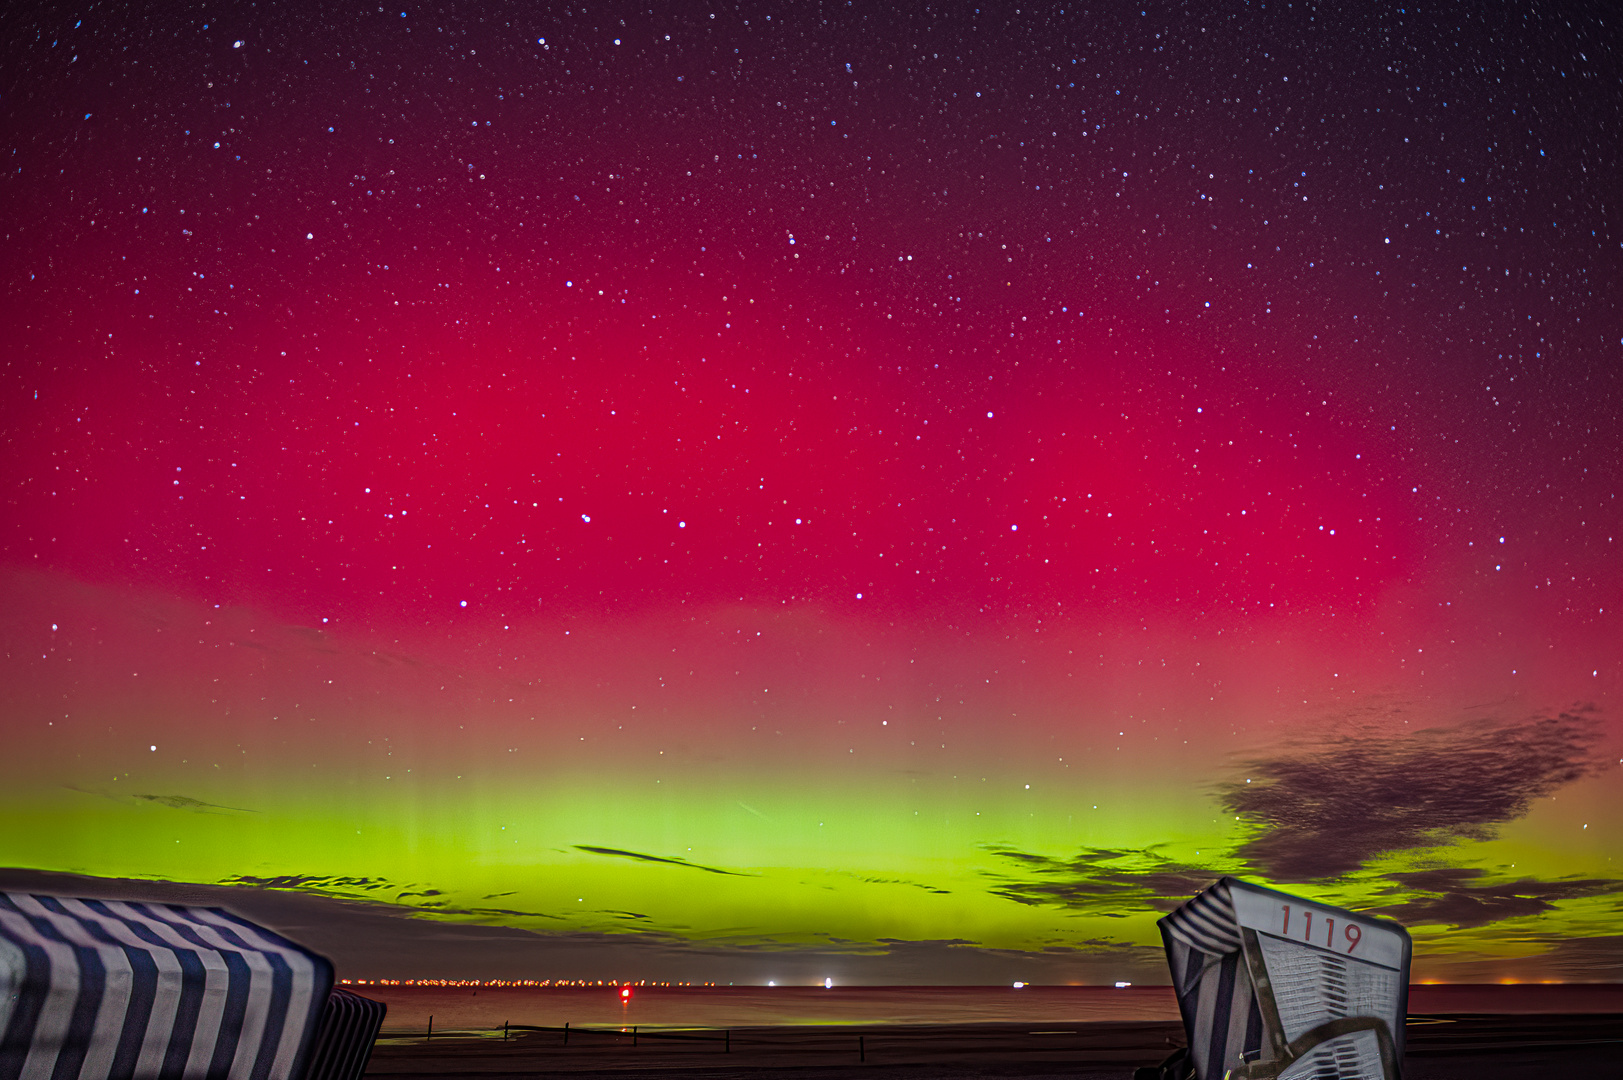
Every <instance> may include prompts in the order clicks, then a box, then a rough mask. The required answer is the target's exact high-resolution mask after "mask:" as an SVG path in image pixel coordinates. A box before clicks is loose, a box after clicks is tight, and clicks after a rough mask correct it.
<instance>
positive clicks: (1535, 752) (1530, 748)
mask: <svg viewBox="0 0 1623 1080" xmlns="http://www.w3.org/2000/svg"><path fill="white" fill-rule="evenodd" d="M1591 711H1592V709H1580V710H1575V711H1573V712H1566V713H1561V714H1559V715H1557V716H1535V717H1533V718H1531V719H1528V720H1523V721H1520V722H1511V723H1507V722H1499V721H1492V720H1485V721H1477V722H1473V723H1469V724H1462V725H1460V726H1458V727H1452V728H1430V729H1427V730H1424V731H1417V732H1415V733H1414V734H1412V735H1407V736H1402V737H1398V738H1392V737H1383V736H1377V735H1374V734H1370V733H1368V732H1365V733H1358V734H1353V735H1347V736H1343V737H1340V738H1336V739H1332V740H1330V741H1328V742H1325V743H1321V744H1317V745H1314V746H1309V747H1302V748H1299V749H1296V750H1294V751H1289V752H1286V753H1283V754H1280V755H1279V756H1277V757H1272V758H1264V759H1261V760H1256V761H1252V762H1250V763H1249V764H1248V765H1246V767H1245V775H1246V777H1247V778H1248V779H1247V780H1244V781H1237V782H1235V783H1231V784H1226V785H1224V786H1223V787H1222V788H1221V789H1220V790H1219V798H1220V800H1221V802H1222V804H1223V806H1225V807H1226V808H1227V809H1228V810H1229V812H1230V813H1233V814H1236V815H1238V816H1239V817H1240V818H1241V819H1242V820H1244V821H1245V822H1247V823H1248V824H1250V825H1252V826H1254V827H1255V828H1256V829H1257V834H1256V835H1255V836H1254V837H1253V838H1252V839H1251V840H1249V841H1247V842H1246V843H1245V844H1243V845H1242V846H1241V847H1240V848H1239V850H1238V852H1237V854H1238V855H1239V857H1240V858H1242V859H1244V860H1245V861H1246V862H1248V863H1249V864H1251V865H1252V866H1253V867H1255V868H1256V869H1257V870H1258V871H1259V872H1260V873H1262V874H1264V875H1265V876H1267V877H1269V878H1272V879H1273V880H1276V881H1282V882H1300V881H1325V880H1329V879H1334V878H1339V877H1343V876H1345V875H1347V874H1349V873H1351V872H1353V871H1354V870H1357V869H1358V868H1359V867H1360V866H1362V865H1363V864H1364V863H1366V862H1368V861H1369V860H1370V859H1373V858H1375V857H1376V856H1378V855H1383V854H1388V853H1391V852H1399V851H1412V850H1415V849H1418V848H1429V847H1437V846H1440V845H1444V844H1450V843H1454V842H1457V841H1460V840H1478V839H1485V838H1487V837H1489V836H1492V835H1493V832H1494V830H1495V828H1496V827H1497V826H1498V825H1500V824H1502V823H1504V822H1507V821H1512V820H1515V819H1516V818H1519V817H1521V816H1522V815H1524V814H1526V813H1527V811H1528V808H1529V807H1530V806H1531V804H1532V802H1533V800H1534V799H1537V798H1539V797H1541V796H1545V795H1548V794H1550V793H1551V792H1553V791H1555V790H1556V789H1558V788H1560V787H1562V786H1563V785H1565V784H1569V783H1571V782H1573V781H1574V780H1577V779H1578V778H1580V777H1582V776H1584V775H1585V774H1587V773H1588V772H1590V771H1591V770H1592V769H1593V768H1594V765H1595V763H1594V761H1593V759H1592V757H1591V750H1592V748H1593V746H1594V744H1595V742H1596V741H1597V739H1598V738H1599V737H1600V730H1599V724H1598V723H1597V722H1596V720H1595V719H1594V718H1593V717H1592V716H1590V715H1588V713H1590V712H1591Z"/></svg>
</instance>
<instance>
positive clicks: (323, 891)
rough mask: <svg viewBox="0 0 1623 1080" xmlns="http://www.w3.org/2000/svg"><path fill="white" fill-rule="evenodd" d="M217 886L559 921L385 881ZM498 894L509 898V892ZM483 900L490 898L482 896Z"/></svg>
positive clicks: (289, 878)
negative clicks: (462, 903)
mask: <svg viewBox="0 0 1623 1080" xmlns="http://www.w3.org/2000/svg"><path fill="white" fill-rule="evenodd" d="M220 884H222V885H227V886H248V887H250V888H255V889H273V890H278V891H285V892H302V893H309V894H311V895H314V896H326V897H331V898H332V899H334V900H345V901H356V900H362V901H365V902H367V903H371V904H377V905H379V906H386V907H389V908H393V909H396V910H397V911H398V912H399V913H400V914H402V915H406V916H412V915H419V914H421V915H430V916H436V917H437V916H448V917H449V916H469V917H473V918H500V917H502V916H508V915H517V916H520V917H523V918H536V919H561V918H563V916H561V915H552V914H548V913H547V912H544V911H517V910H514V909H513V908H498V907H452V906H451V905H450V904H448V903H446V902H445V901H443V900H435V899H434V897H436V896H444V895H445V890H443V889H431V888H428V887H426V886H421V885H402V884H400V883H399V882H396V881H390V880H389V879H388V878H375V877H341V876H337V875H331V874H280V875H277V876H275V877H254V876H252V875H249V874H238V875H235V876H233V877H228V878H225V879H223V880H222V881H221V882H220ZM501 895H504V896H511V895H512V894H511V893H503V894H501ZM418 898H420V900H419V902H418V903H414V904H413V903H407V902H406V901H407V900H410V899H418ZM485 899H487V900H488V899H491V898H490V897H485Z"/></svg>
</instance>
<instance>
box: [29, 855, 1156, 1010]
mask: <svg viewBox="0 0 1623 1080" xmlns="http://www.w3.org/2000/svg"><path fill="white" fill-rule="evenodd" d="M238 880H246V879H238ZM309 880H312V881H315V880H322V879H318V878H312V879H309ZM356 880H368V879H356ZM0 890H4V891H22V892H39V893H52V894H55V895H59V896H85V897H103V898H107V899H122V900H144V901H151V902H157V903H181V904H200V905H206V906H218V907H224V908H226V909H228V910H230V911H234V912H236V913H237V914H239V915H242V916H243V917H244V918H247V919H251V920H253V921H254V922H257V923H259V924H261V925H263V926H267V927H269V928H271V929H272V930H275V931H277V932H278V933H281V934H285V935H286V936H287V937H289V938H292V939H293V940H294V941H297V942H300V943H301V944H304V945H306V946H308V947H310V948H312V949H314V950H316V951H317V952H319V953H321V954H323V955H325V956H328V957H330V958H331V959H332V960H333V962H334V964H335V965H336V966H337V969H338V974H339V975H340V977H343V978H376V979H392V978H399V979H406V978H417V979H435V978H451V979H456V978H478V979H528V978H538V977H539V978H546V977H551V978H575V979H586V978H590V979H603V980H610V979H613V980H616V981H635V980H637V979H650V980H655V981H665V980H669V981H713V982H721V983H729V982H736V983H738V984H739V985H746V984H751V983H754V984H761V983H764V982H766V981H767V980H768V979H776V980H777V981H778V982H779V983H783V982H795V981H799V982H806V983H810V982H820V981H822V979H823V978H825V977H832V978H833V979H834V980H835V981H836V982H839V983H843V984H847V985H868V986H906V985H947V986H952V985H958V986H969V985H981V986H985V985H998V984H1004V985H1006V984H1008V983H1009V982H1012V981H1014V980H1017V979H1018V980H1024V981H1027V982H1037V983H1067V982H1088V983H1109V982H1111V981H1113V980H1117V979H1125V980H1129V981H1132V982H1136V983H1140V984H1146V983H1160V982H1165V980H1166V963H1165V961H1164V960H1163V959H1162V958H1161V950H1160V949H1158V948H1155V947H1152V946H1137V945H1122V944H1120V943H1118V942H1107V941H1094V942H1082V943H1080V944H1077V943H1069V944H1055V945H1052V946H1050V947H1046V948H1042V949H1037V950H1032V951H1023V950H1018V949H997V948H987V947H983V946H981V945H980V944H978V943H977V942H974V941H972V940H969V939H966V938H951V939H946V940H917V941H908V940H903V939H895V938H892V939H885V940H881V941H836V940H832V939H826V938H825V939H822V940H819V941H816V942H810V943H808V942H806V941H797V940H790V939H789V938H788V937H786V936H782V935H776V934H770V933H758V934H754V935H752V936H749V937H745V936H742V935H740V936H734V937H721V938H714V937H706V938H705V939H703V940H694V939H691V938H686V937H683V936H681V935H679V934H676V933H672V932H670V931H668V930H659V929H655V928H646V929H645V928H642V927H640V926H638V925H637V924H636V923H634V922H633V923H621V924H619V925H618V926H617V927H616V929H615V930H614V931H605V930H582V931H546V930H542V931H537V930H525V929H519V928H515V927H510V926H489V925H478V924H470V923H459V922H451V921H444V920H441V919H440V918H438V917H437V916H438V915H440V914H444V913H442V912H439V911H435V912H433V913H432V914H433V915H434V916H436V917H434V918H422V917H421V916H422V915H423V914H424V912H423V911H422V910H421V909H419V908H414V907H409V906H405V905H395V904H382V903H375V902H365V901H356V900H346V899H340V898H335V897H331V896H324V895H321V894H319V893H314V892H306V891H302V890H298V889H267V888H260V887H254V886H249V885H192V884H187V883H184V882H168V881H138V880H130V879H115V878H96V877H90V876H88V875H82V874H66V873H55V872H50V871H41V870H26V869H4V868H0ZM616 914H627V915H631V914H635V913H633V912H627V913H616Z"/></svg>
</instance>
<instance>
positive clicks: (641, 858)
mask: <svg viewBox="0 0 1623 1080" xmlns="http://www.w3.org/2000/svg"><path fill="white" fill-rule="evenodd" d="M575 850H576V851H586V852H590V853H591V854H593V855H607V856H609V857H611V858H615V859H635V860H637V861H638V862H651V863H666V864H667V865H670V866H681V867H686V868H687V869H689V870H703V871H704V872H705V873H707V874H726V875H727V876H728V877H748V876H749V875H748V874H740V873H739V872H738V871H736V870H722V869H720V868H718V867H714V866H704V865H702V864H700V863H696V862H688V861H687V860H686V859H677V858H670V857H667V856H664V855H644V854H643V853H642V852H640V851H623V850H621V849H620V848H611V847H592V846H591V845H589V844H576V845H575Z"/></svg>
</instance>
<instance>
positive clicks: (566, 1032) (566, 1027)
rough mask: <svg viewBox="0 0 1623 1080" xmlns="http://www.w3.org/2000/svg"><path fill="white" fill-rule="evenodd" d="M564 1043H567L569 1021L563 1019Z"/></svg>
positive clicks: (566, 1044)
mask: <svg viewBox="0 0 1623 1080" xmlns="http://www.w3.org/2000/svg"><path fill="white" fill-rule="evenodd" d="M564 1045H565V1046H568V1045H569V1021H568V1020H565V1021H564Z"/></svg>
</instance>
